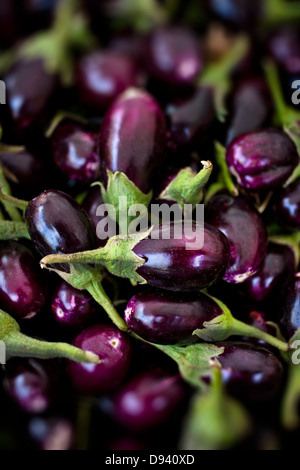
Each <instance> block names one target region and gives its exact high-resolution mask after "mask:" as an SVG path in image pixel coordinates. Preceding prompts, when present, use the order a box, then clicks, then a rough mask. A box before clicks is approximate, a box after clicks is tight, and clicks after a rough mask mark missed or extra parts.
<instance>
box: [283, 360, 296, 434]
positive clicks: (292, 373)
mask: <svg viewBox="0 0 300 470" xmlns="http://www.w3.org/2000/svg"><path fill="white" fill-rule="evenodd" d="M299 402H300V365H294V364H292V362H291V363H290V368H289V374H288V380H287V387H286V391H285V393H284V397H283V402H282V408H281V422H282V424H283V426H284V428H285V429H288V430H290V431H293V430H296V429H297V428H298V427H299V421H300V420H299Z"/></svg>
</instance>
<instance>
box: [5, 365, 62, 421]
mask: <svg viewBox="0 0 300 470" xmlns="http://www.w3.org/2000/svg"><path fill="white" fill-rule="evenodd" d="M49 371H50V367H49V364H48V363H45V362H44V361H37V360H34V359H13V360H10V361H9V362H8V364H7V367H6V369H5V376H4V380H3V387H4V390H5V391H6V393H7V394H8V396H9V397H10V398H11V400H12V401H13V402H14V403H15V405H16V406H17V407H18V408H19V409H21V410H22V411H24V412H25V413H30V414H40V413H45V412H46V411H47V410H48V409H49V407H50V405H51V404H52V401H53V395H54V388H53V384H54V382H53V377H52V376H51V374H50V373H49ZM52 372H53V371H52ZM52 375H53V374H52Z"/></svg>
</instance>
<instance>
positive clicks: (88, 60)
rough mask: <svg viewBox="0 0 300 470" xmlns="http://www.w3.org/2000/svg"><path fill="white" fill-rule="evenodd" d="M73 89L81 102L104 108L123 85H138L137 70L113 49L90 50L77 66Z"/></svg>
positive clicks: (131, 61)
mask: <svg viewBox="0 0 300 470" xmlns="http://www.w3.org/2000/svg"><path fill="white" fill-rule="evenodd" d="M76 81H77V90H78V94H79V98H80V100H81V101H82V103H83V104H85V105H87V106H89V107H92V108H94V109H98V110H102V109H106V108H107V107H108V106H110V105H111V104H112V102H113V101H114V100H115V99H116V98H117V97H118V96H119V95H120V94H121V93H123V92H124V91H125V90H126V89H127V88H130V87H135V86H138V85H139V81H140V79H139V71H138V69H137V66H136V65H135V63H134V61H133V60H132V59H131V58H130V57H129V56H128V55H126V54H121V53H118V52H116V51H113V50H112V51H109V50H108V51H104V52H103V51H101V52H92V53H91V54H88V55H86V56H84V57H83V58H82V59H81V60H80V62H79V65H78V68H77V79H76Z"/></svg>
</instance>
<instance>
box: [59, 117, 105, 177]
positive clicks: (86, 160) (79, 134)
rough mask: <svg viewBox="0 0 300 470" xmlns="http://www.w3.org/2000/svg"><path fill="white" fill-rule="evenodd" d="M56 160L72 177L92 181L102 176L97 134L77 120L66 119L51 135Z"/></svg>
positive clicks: (65, 172)
mask: <svg viewBox="0 0 300 470" xmlns="http://www.w3.org/2000/svg"><path fill="white" fill-rule="evenodd" d="M51 147H52V155H53V159H54V162H55V163H56V165H57V166H58V167H59V168H60V170H61V171H62V172H63V173H64V174H65V175H66V176H67V177H68V178H70V179H72V180H75V181H80V182H82V183H92V182H94V181H96V180H97V179H98V178H99V176H100V158H99V155H98V153H97V139H96V135H95V134H94V133H93V132H91V131H90V130H89V129H87V127H86V126H84V125H83V124H81V123H79V122H76V121H75V120H71V119H69V120H64V121H63V122H61V123H60V124H59V125H58V127H57V128H56V129H55V131H54V132H53V134H52V135H51Z"/></svg>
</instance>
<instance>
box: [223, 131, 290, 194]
mask: <svg viewBox="0 0 300 470" xmlns="http://www.w3.org/2000/svg"><path fill="white" fill-rule="evenodd" d="M226 161H227V165H228V167H229V170H230V172H231V173H232V174H233V175H234V176H235V177H236V179H237V182H238V184H239V185H240V186H242V187H243V188H245V189H248V190H253V191H257V192H259V191H268V190H271V189H276V188H279V187H280V186H282V185H283V184H284V183H285V182H286V181H287V180H288V179H289V177H290V176H291V175H292V173H293V171H294V169H295V168H296V166H297V165H298V163H299V155H298V152H297V149H296V146H295V144H294V143H293V141H292V140H291V139H290V138H289V137H288V135H287V134H285V133H284V132H282V131H279V130H276V129H267V130H262V131H257V132H251V133H249V134H245V135H243V136H241V137H239V138H238V139H236V140H234V141H233V142H232V143H231V145H230V146H229V147H228V149H227V152H226Z"/></svg>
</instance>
